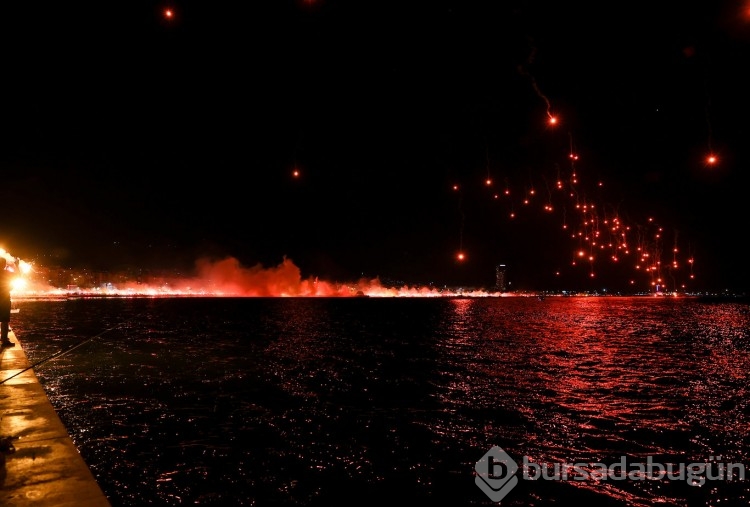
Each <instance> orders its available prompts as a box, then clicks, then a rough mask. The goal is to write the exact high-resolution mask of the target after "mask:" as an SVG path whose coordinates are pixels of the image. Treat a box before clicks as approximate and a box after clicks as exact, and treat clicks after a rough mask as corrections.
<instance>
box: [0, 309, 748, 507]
mask: <svg viewBox="0 0 750 507" xmlns="http://www.w3.org/2000/svg"><path fill="white" fill-rule="evenodd" d="M18 307H19V308H20V313H18V314H14V315H13V321H12V322H11V326H12V328H13V330H14V331H15V333H16V336H17V337H18V339H19V341H20V342H21V344H22V346H23V347H24V349H25V351H26V354H27V356H28V358H29V360H30V361H31V362H32V363H37V362H39V364H37V366H36V367H35V368H34V370H35V372H36V374H37V376H38V377H39V379H40V381H41V382H42V384H43V386H44V388H45V390H46V391H47V394H48V396H49V398H50V401H51V402H52V404H53V405H54V407H55V408H56V409H57V411H58V413H59V415H60V418H61V419H62V420H63V422H64V424H65V425H66V427H67V428H68V431H69V432H70V435H71V437H72V438H73V440H74V442H75V444H76V445H77V446H78V448H79V450H80V452H81V454H82V456H83V457H84V459H85V461H86V462H87V463H88V465H89V467H90V468H91V471H92V472H93V474H94V476H95V477H96V479H97V480H98V482H99V484H100V485H101V487H102V489H103V490H104V492H105V494H106V495H107V497H108V498H109V499H110V501H111V503H112V505H113V506H143V505H222V506H225V505H257V506H266V505H268V506H324V505H325V506H328V505H333V504H351V505H383V504H386V503H398V504H401V505H423V504H425V505H426V504H428V503H433V504H435V503H437V504H439V505H453V506H464V505H466V506H468V505H484V506H490V505H498V504H497V503H495V502H493V500H491V499H490V498H489V497H488V496H487V495H486V494H485V492H484V491H483V490H482V489H480V487H478V486H477V484H476V483H475V480H476V479H477V477H475V475H476V474H475V464H476V462H477V461H478V460H480V458H482V457H483V456H484V455H485V453H487V452H488V451H489V450H490V449H491V448H492V447H493V446H500V447H501V448H502V449H503V450H504V451H505V452H506V453H507V454H508V455H510V456H511V457H512V458H513V459H514V460H515V461H516V462H517V463H518V464H519V465H522V464H523V461H524V459H526V460H527V461H529V462H533V463H536V464H538V465H539V466H541V464H546V465H548V466H549V470H553V468H552V467H553V465H554V463H558V464H561V463H562V464H573V463H586V464H593V463H604V464H612V463H617V462H620V461H621V459H623V458H622V457H625V459H626V460H627V463H628V464H629V463H646V462H647V460H649V459H650V460H652V462H656V463H663V464H666V463H672V464H675V466H676V464H678V463H685V464H688V463H703V462H706V461H712V462H714V464H715V465H716V466H717V467H718V466H719V465H720V464H721V463H724V464H727V463H733V464H735V465H736V464H738V463H739V464H744V465H745V466H746V467H747V468H750V392H749V389H750V384H749V383H748V380H749V378H750V306H748V305H746V304H742V303H736V302H724V303H705V302H700V301H697V300H694V299H687V298H685V299H680V298H669V297H640V298H638V297H633V298H615V297H612V298H585V297H581V298H557V297H548V298H546V299H544V300H538V299H536V298H522V297H510V298H476V299H451V298H331V299H328V298H276V299H265V298H244V299H232V298H205V299H203V298H155V299H149V298H140V299H139V298H135V299H125V298H115V299H76V300H67V301H20V302H18ZM76 345H79V346H76ZM61 351H67V352H66V353H64V354H61V355H58V356H56V357H54V358H52V359H48V360H46V359H47V358H49V357H50V356H54V355H55V354H58V353H59V352H61ZM485 463H486V460H485ZM482 470H484V469H482ZM522 470H524V469H523V467H522ZM525 470H527V472H528V473H527V477H528V476H530V475H532V474H531V472H529V469H528V468H526V469H525ZM674 470H675V471H676V470H677V469H676V468H675V469H674ZM734 470H735V474H734V475H733V476H730V477H728V478H725V479H724V480H719V479H716V478H713V479H710V480H705V481H704V484H703V485H702V486H701V485H693V483H692V482H691V481H690V480H687V479H685V478H683V479H680V478H679V476H675V477H674V478H664V477H657V478H653V477H652V478H651V480H638V479H637V477H636V478H635V479H632V478H625V479H624V480H616V479H614V478H604V479H601V478H600V479H599V480H596V479H595V478H593V477H588V478H585V479H586V480H547V479H545V478H538V479H537V480H526V479H524V478H523V475H522V471H519V472H517V475H516V477H518V478H519V479H520V480H519V482H518V485H517V486H516V487H515V488H513V489H512V490H511V491H509V492H508V493H507V495H506V496H505V497H504V498H503V499H502V500H501V502H500V504H499V505H502V506H506V505H514V506H520V505H568V504H571V503H575V504H591V505H610V506H625V505H636V506H638V505H643V506H647V505H659V506H670V505H685V506H709V505H717V506H721V505H748V503H749V502H750V476H749V477H747V478H745V479H744V480H742V478H741V477H739V476H738V475H737V473H736V471H737V468H736V467H735V469H734ZM748 475H750V474H748ZM714 477H716V475H715V474H714Z"/></svg>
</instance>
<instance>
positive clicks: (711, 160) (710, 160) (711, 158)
mask: <svg viewBox="0 0 750 507" xmlns="http://www.w3.org/2000/svg"><path fill="white" fill-rule="evenodd" d="M718 162H719V159H718V158H717V157H716V155H713V154H710V155H708V156H707V157H706V164H707V165H716V164H717V163H718Z"/></svg>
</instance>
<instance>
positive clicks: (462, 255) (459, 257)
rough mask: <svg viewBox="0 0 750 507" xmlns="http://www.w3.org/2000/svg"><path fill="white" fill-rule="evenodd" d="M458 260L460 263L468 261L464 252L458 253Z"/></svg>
mask: <svg viewBox="0 0 750 507" xmlns="http://www.w3.org/2000/svg"><path fill="white" fill-rule="evenodd" d="M456 259H457V260H459V261H464V260H466V254H464V253H463V252H458V254H457V255H456Z"/></svg>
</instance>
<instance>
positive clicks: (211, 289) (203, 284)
mask: <svg viewBox="0 0 750 507" xmlns="http://www.w3.org/2000/svg"><path fill="white" fill-rule="evenodd" d="M39 271H41V270H39ZM39 271H37V270H35V269H34V268H33V266H32V269H31V270H30V272H27V273H21V272H20V270H19V271H18V283H16V284H15V285H14V287H15V289H14V291H13V296H15V297H45V296H51V297H54V296H69V295H71V294H73V295H82V296H216V297H364V296H370V297H437V296H473V297H484V296H499V295H501V294H500V293H497V292H494V293H493V292H488V291H484V290H461V289H453V290H447V289H438V288H435V287H430V286H422V287H420V286H401V287H386V286H384V285H383V284H382V283H381V282H380V280H379V279H378V278H374V279H360V280H357V281H349V282H335V281H328V280H321V279H319V278H318V277H309V278H303V277H302V272H301V270H300V268H299V267H297V266H296V265H295V264H294V262H292V261H291V260H290V259H288V258H284V259H283V260H282V262H281V263H280V264H278V265H277V266H273V267H265V266H262V265H260V264H256V265H255V266H251V267H246V266H242V264H241V263H240V262H239V261H238V260H237V259H235V258H233V257H226V258H223V259H220V260H213V259H207V258H203V259H199V260H198V261H197V262H196V263H195V274H194V275H190V276H186V277H184V278H170V277H152V278H151V279H148V280H137V281H135V280H127V279H124V278H123V277H122V276H113V277H112V280H104V281H102V282H100V283H98V284H95V285H91V286H87V284H85V283H82V284H80V285H78V284H73V285H71V284H68V285H66V286H64V287H54V286H51V285H50V284H49V282H48V281H47V280H48V279H49V277H48V276H47V277H45V276H40V272H39ZM89 285H90V284H89Z"/></svg>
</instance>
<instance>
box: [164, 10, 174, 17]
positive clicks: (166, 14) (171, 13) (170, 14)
mask: <svg viewBox="0 0 750 507" xmlns="http://www.w3.org/2000/svg"><path fill="white" fill-rule="evenodd" d="M164 17H165V18H167V19H172V18H173V17H174V11H173V10H172V9H170V8H169V7H167V8H165V9H164Z"/></svg>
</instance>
